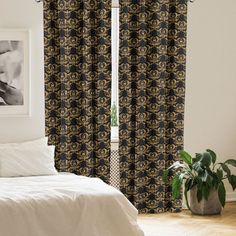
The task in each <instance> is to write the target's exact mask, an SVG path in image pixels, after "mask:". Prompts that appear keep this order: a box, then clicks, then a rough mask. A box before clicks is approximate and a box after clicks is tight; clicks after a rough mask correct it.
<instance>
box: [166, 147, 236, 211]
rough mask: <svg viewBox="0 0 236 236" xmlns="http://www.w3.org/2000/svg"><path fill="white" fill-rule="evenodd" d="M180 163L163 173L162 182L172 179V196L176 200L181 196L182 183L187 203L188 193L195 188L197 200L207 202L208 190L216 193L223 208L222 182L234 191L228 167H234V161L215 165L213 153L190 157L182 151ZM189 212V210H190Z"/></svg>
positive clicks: (234, 177) (235, 184)
mask: <svg viewBox="0 0 236 236" xmlns="http://www.w3.org/2000/svg"><path fill="white" fill-rule="evenodd" d="M179 155H180V158H181V161H176V162H175V163H174V164H173V165H171V166H170V167H169V168H168V169H167V170H165V171H164V173H163V181H164V182H165V183H167V182H168V180H169V178H170V177H171V176H173V175H174V176H173V178H172V195H173V198H174V199H177V198H179V197H180V195H181V189H182V184H183V183H184V196H185V199H186V203H187V207H188V208H189V209H190V207H189V203H188V194H187V193H188V191H189V190H190V189H192V188H194V187H195V186H196V187H197V199H198V202H200V201H201V200H202V199H206V200H208V197H209V194H210V190H212V189H215V190H217V191H218V196H219V200H220V203H221V205H222V207H224V206H225V197H226V191H225V186H224V182H223V181H224V180H225V179H227V180H228V181H229V183H230V185H231V186H232V189H233V190H235V189H236V176H235V175H233V174H231V170H230V166H233V167H236V160H234V159H229V160H227V161H225V162H220V163H216V159H217V156H216V154H215V152H214V151H212V150H210V149H207V150H206V151H205V152H203V153H196V154H195V157H192V156H191V155H190V154H189V153H187V152H186V151H184V150H182V151H180V152H179ZM190 210H191V209H190Z"/></svg>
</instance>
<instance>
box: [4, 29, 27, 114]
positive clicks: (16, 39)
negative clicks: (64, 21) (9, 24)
mask: <svg viewBox="0 0 236 236" xmlns="http://www.w3.org/2000/svg"><path fill="white" fill-rule="evenodd" d="M30 116H31V109H30V30H28V29H0V117H30Z"/></svg>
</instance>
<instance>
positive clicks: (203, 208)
mask: <svg viewBox="0 0 236 236" xmlns="http://www.w3.org/2000/svg"><path fill="white" fill-rule="evenodd" d="M189 203H190V208H191V211H192V213H193V214H196V215H217V214H220V213H221V210H222V206H221V203H220V200H219V197H218V191H217V190H215V189H212V190H210V193H209V197H208V200H205V199H204V198H203V199H202V200H201V201H200V202H198V199H197V187H194V188H192V189H191V190H190V201H189Z"/></svg>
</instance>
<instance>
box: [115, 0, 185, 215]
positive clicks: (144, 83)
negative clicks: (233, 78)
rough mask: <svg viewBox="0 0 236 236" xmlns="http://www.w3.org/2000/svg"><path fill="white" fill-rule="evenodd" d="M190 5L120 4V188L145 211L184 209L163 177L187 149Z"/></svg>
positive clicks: (161, 1)
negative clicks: (172, 194)
mask: <svg viewBox="0 0 236 236" xmlns="http://www.w3.org/2000/svg"><path fill="white" fill-rule="evenodd" d="M186 2H187V1H186V0H120V62H119V64H120V65H119V89H120V92H119V109H120V128H119V138H120V144H119V154H120V186H121V191H122V192H123V193H124V194H125V195H126V196H127V197H128V198H129V200H130V201H131V202H132V203H133V204H134V205H135V206H136V207H137V208H138V210H139V212H141V213H158V212H164V211H167V210H172V211H178V210H180V209H181V200H180V199H179V200H176V201H173V200H172V198H171V186H170V185H164V184H163V182H162V174H163V170H164V169H165V168H167V167H169V166H170V165H171V164H172V162H173V161H174V160H176V159H177V158H178V157H177V151H178V150H180V149H182V148H183V122H184V96H185V60H186V59H185V57H186V25H187V19H186V18H187V3H186Z"/></svg>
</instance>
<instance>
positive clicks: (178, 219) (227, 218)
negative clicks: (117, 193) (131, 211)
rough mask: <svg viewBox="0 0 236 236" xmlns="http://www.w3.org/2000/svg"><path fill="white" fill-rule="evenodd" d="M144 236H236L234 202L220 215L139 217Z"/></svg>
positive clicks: (185, 213)
mask: <svg viewBox="0 0 236 236" xmlns="http://www.w3.org/2000/svg"><path fill="white" fill-rule="evenodd" d="M138 222H139V225H140V226H141V228H142V229H143V230H144V232H145V236H209V235H214V236H236V202H233V203H227V204H226V206H225V209H224V210H223V211H222V213H221V215H215V216H196V215H192V214H191V213H190V212H189V211H188V210H183V211H182V212H181V213H163V214H156V215H139V217H138Z"/></svg>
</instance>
